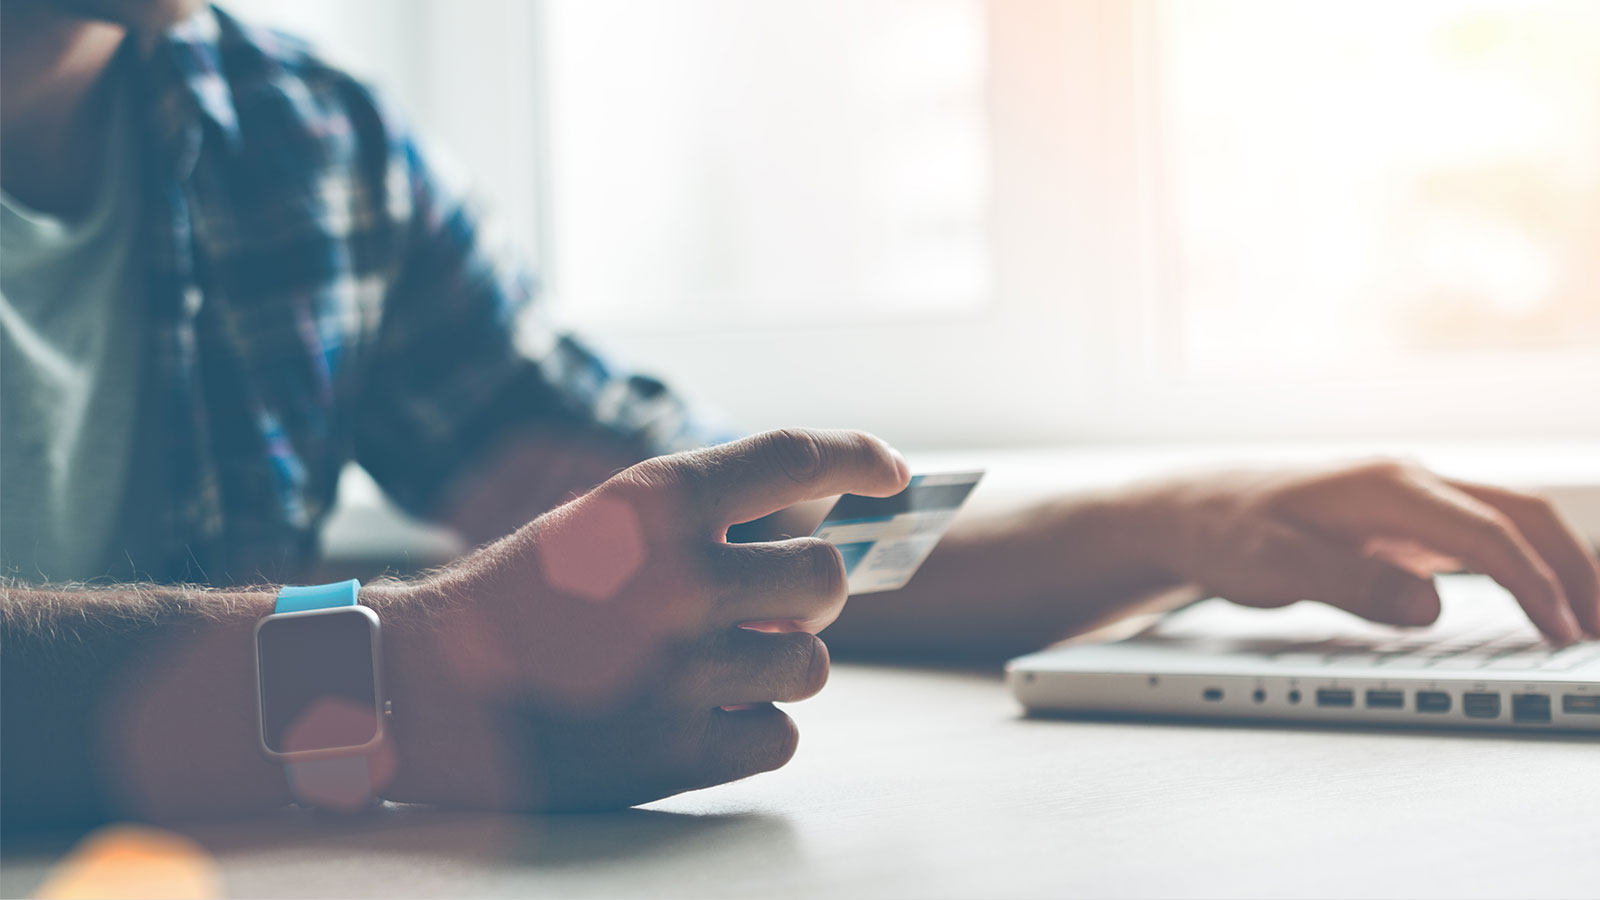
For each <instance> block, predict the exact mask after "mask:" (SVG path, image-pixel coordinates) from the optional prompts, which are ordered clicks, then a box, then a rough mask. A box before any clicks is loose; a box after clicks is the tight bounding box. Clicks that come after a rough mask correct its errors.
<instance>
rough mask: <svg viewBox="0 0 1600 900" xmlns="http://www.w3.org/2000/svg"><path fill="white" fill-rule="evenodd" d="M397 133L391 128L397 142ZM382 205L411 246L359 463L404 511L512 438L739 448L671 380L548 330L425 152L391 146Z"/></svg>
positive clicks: (403, 259) (377, 360) (363, 412)
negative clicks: (673, 387) (574, 438)
mask: <svg viewBox="0 0 1600 900" xmlns="http://www.w3.org/2000/svg"><path fill="white" fill-rule="evenodd" d="M394 133H395V131H394V130H391V134H394ZM388 146H389V153H390V158H389V161H388V165H387V174H386V176H385V178H384V181H385V185H383V186H378V187H377V189H378V190H380V191H385V192H387V193H388V194H389V196H388V198H387V204H388V206H389V207H390V208H391V209H395V210H399V211H400V213H401V214H400V215H399V216H398V217H397V219H398V221H399V224H398V226H397V228H396V229H394V231H393V233H394V234H395V235H396V239H397V240H399V241H402V242H403V246H402V247H400V248H399V253H398V257H397V258H398V262H397V265H396V266H395V274H394V277H393V279H392V281H391V283H390V284H389V285H388V287H387V289H386V291H385V294H384V298H383V304H382V311H381V318H380V319H379V321H378V323H377V328H376V332H375V334H374V335H373V337H372V339H371V341H370V346H369V347H368V348H367V349H366V360H365V364H364V365H363V366H362V383H361V386H360V390H359V392H358V396H357V400H356V404H355V405H356V410H355V415H354V435H353V439H354V452H355V458H356V460H357V461H358V462H360V463H361V465H362V466H364V467H365V468H366V469H367V470H368V471H369V472H370V473H371V474H372V475H373V477H374V478H375V479H376V480H377V481H378V483H379V484H380V485H381V486H382V487H383V488H384V490H385V491H386V492H387V493H388V494H389V495H390V496H391V497H393V498H394V499H395V500H396V501H397V502H398V503H400V504H401V505H402V506H404V507H405V508H406V509H408V510H410V511H412V512H415V513H418V514H424V515H425V514H429V513H433V512H436V511H437V509H436V508H437V506H438V504H439V502H440V500H441V496H442V495H443V494H444V492H445V491H446V490H447V489H448V487H449V486H450V485H451V484H452V483H453V482H454V481H455V480H456V479H458V478H460V477H462V476H463V475H464V474H466V473H467V471H468V470H469V469H470V467H471V466H472V465H473V463H474V462H475V461H477V460H478V459H480V458H481V457H482V455H483V453H485V452H486V451H487V449H488V448H490V447H492V446H494V445H496V443H497V442H498V441H500V440H501V439H503V438H504V437H505V436H507V435H509V434H514V433H519V432H520V433H536V434H540V435H552V434H555V435H564V434H570V435H573V436H583V437H589V438H593V437H596V436H600V437H604V438H608V439H612V440H615V441H618V442H623V443H625V444H627V445H628V446H629V448H630V450H631V451H632V452H634V453H636V454H637V455H639V456H640V457H641V458H642V457H645V456H653V455H658V454H661V453H669V452H674V451H677V450H683V449H689V448H692V447H696V446H704V445H706V444H710V443H715V442H717V441H719V440H724V439H726V438H727V437H729V436H731V435H730V434H729V433H728V432H727V431H726V429H724V428H720V427H717V426H715V425H713V424H710V422H709V420H707V419H705V418H704V417H703V416H698V415H696V414H695V413H694V412H692V411H691V409H690V406H689V405H688V404H687V403H686V402H685V401H684V400H683V399H682V398H681V397H680V396H679V395H678V394H676V393H674V392H673V391H672V390H671V389H669V388H668V386H667V385H665V384H664V383H663V382H661V381H660V380H658V379H656V378H652V377H650V376H647V375H643V374H639V373H636V372H632V371H629V370H627V369H626V368H623V367H621V366H619V365H617V364H616V363H615V362H613V361H612V360H609V359H606V358H605V357H603V356H602V355H601V354H600V353H599V352H597V351H596V350H595V349H594V348H593V347H591V346H590V345H589V344H588V343H587V342H585V341H584V340H583V339H581V338H580V337H578V336H577V335H574V334H572V333H570V332H566V331H562V330H559V329H557V328H555V327H553V326H552V325H551V323H550V322H549V320H548V317H547V316H546V314H545V312H544V310H543V309H542V305H541V304H540V303H538V302H537V296H538V284H537V282H536V281H535V280H534V279H533V278H532V277H530V276H529V275H528V274H527V273H526V271H525V270H524V269H522V268H521V267H519V266H517V265H516V264H515V262H514V261H512V260H511V259H510V254H508V253H506V252H503V251H500V250H498V249H497V247H494V246H490V242H488V241H486V240H485V239H484V236H483V235H484V232H483V229H482V228H481V227H480V223H479V221H478V220H477V219H476V218H475V216H474V215H473V212H472V210H471V208H470V207H469V205H468V204H466V203H465V202H463V200H462V199H461V198H460V197H459V196H458V195H457V192H452V191H451V190H450V189H449V187H448V186H447V185H446V184H445V183H444V181H443V179H441V178H440V177H438V175H437V174H436V172H435V171H434V169H433V168H432V167H431V166H430V165H429V163H428V161H427V160H426V159H425V157H424V152H423V150H422V149H421V148H420V147H419V145H418V143H417V142H416V141H415V140H413V139H412V138H410V137H409V136H406V135H405V134H404V133H403V132H399V133H398V136H397V137H393V138H391V139H390V140H389V141H388Z"/></svg>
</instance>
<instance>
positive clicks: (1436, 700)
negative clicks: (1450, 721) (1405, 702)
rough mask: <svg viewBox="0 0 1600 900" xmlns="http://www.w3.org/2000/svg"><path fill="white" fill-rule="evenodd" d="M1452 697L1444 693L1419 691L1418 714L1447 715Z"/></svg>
mask: <svg viewBox="0 0 1600 900" xmlns="http://www.w3.org/2000/svg"><path fill="white" fill-rule="evenodd" d="M1449 711H1450V695H1449V694H1446V693H1445V692H1444V691H1417V712H1431V713H1447V712H1449Z"/></svg>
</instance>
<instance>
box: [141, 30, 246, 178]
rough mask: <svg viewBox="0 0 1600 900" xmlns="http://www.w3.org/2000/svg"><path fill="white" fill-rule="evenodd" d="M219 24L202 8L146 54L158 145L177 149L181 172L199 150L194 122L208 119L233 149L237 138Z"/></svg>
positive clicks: (164, 35) (237, 124)
mask: <svg viewBox="0 0 1600 900" xmlns="http://www.w3.org/2000/svg"><path fill="white" fill-rule="evenodd" d="M222 29H223V25H222V23H221V22H220V21H219V18H218V13H217V11H216V10H215V9H213V8H211V7H204V8H202V9H201V10H200V11H199V12H196V13H195V14H194V15H193V16H190V17H189V18H188V19H185V20H184V21H182V22H180V23H178V24H177V25H174V26H172V27H171V28H169V29H168V30H167V31H166V32H165V33H163V34H162V35H161V37H159V38H157V39H156V41H155V44H154V46H153V47H152V48H151V50H150V54H149V57H148V62H149V65H150V86H151V88H152V91H151V96H150V97H149V99H150V101H151V102H152V104H153V107H154V108H153V109H152V110H151V114H152V116H153V117H154V121H153V124H154V126H155V127H156V130H157V134H158V136H159V137H160V138H161V140H162V143H164V144H166V145H167V146H169V147H171V148H172V149H173V150H174V151H176V156H175V157H174V159H175V160H178V161H181V163H182V165H180V168H181V169H185V170H186V169H188V168H189V167H192V165H193V162H194V155H195V154H196V153H197V152H198V150H199V147H198V138H199V133H198V132H199V130H200V129H198V128H195V127H194V126H195V125H197V124H199V122H198V121H197V118H198V119H207V120H210V122H211V123H212V124H213V125H214V126H215V127H216V130H217V132H218V133H219V134H220V135H221V136H222V139H223V140H224V141H225V142H226V143H227V144H229V145H230V146H232V145H233V144H235V143H236V142H237V141H238V140H239V116H238V112H237V111H236V110H235V109H234V105H233V91H232V89H230V88H229V86H228V80H227V78H225V77H224V76H223V73H222V48H221V46H220V42H221V40H222V39H223V34H222Z"/></svg>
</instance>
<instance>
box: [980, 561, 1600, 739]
mask: <svg viewBox="0 0 1600 900" xmlns="http://www.w3.org/2000/svg"><path fill="white" fill-rule="evenodd" d="M1437 582H1438V587H1439V593H1440V597H1441V599H1442V600H1443V603H1444V609H1443V613H1442V615H1441V616H1440V618H1439V621H1438V622H1437V623H1435V624H1434V625H1432V626H1430V627H1428V628H1426V629H1405V628H1394V627H1388V626H1383V625H1375V624H1372V623H1370V622H1366V621H1364V620H1362V619H1359V618H1357V617H1355V616H1353V615H1351V614H1349V613H1346V612H1343V611H1342V610H1338V609H1335V608H1333V607H1330V606H1326V605H1324V604H1317V603H1311V602H1305V601H1303V602H1300V603H1296V604H1293V605H1291V606H1286V607H1283V608H1281V609H1267V610H1263V609H1250V608H1246V607H1242V606H1238V605H1236V604H1232V603H1228V602H1227V601H1225V600H1219V599H1211V600H1204V601H1201V602H1199V603H1196V604H1192V605H1190V606H1188V607H1185V608H1183V609H1180V610H1178V611H1176V612H1173V613H1169V614H1167V615H1166V616H1163V617H1162V618H1161V619H1160V620H1158V621H1157V622H1156V623H1155V624H1153V625H1151V626H1149V627H1147V628H1145V629H1144V630H1142V631H1140V632H1138V633H1137V634H1135V635H1133V636H1132V637H1129V638H1126V639H1124V640H1120V641H1114V642H1110V643H1100V644H1077V645H1072V644H1069V645H1062V646H1057V647H1052V648H1049V649H1046V650H1043V651H1040V652H1038V653H1032V654H1029V655H1027V656H1022V657H1018V658H1017V659H1014V660H1012V661H1011V662H1010V663H1008V664H1007V665H1006V680H1007V683H1008V684H1009V686H1010V688H1011V691H1012V693H1014V694H1015V695H1016V697H1017V699H1018V700H1019V701H1021V703H1022V705H1023V706H1024V707H1026V708H1027V709H1028V710H1029V711H1030V712H1032V713H1040V714H1052V713H1054V714H1062V713H1079V714H1081V713H1090V714H1107V713H1116V714H1125V715H1150V716H1168V717H1171V716H1183V717H1195V716H1200V717H1217V718H1227V719H1278V720H1300V721H1312V722H1362V723H1382V724H1391V725H1405V726H1440V727H1451V728H1514V729H1529V730H1535V729H1536V730H1563V731H1597V732H1600V641H1589V642H1583V643H1578V644H1574V645H1572V646H1570V647H1566V648H1563V649H1557V648H1555V647H1552V646H1550V645H1549V644H1547V643H1545V642H1544V641H1542V640H1541V639H1540V637H1539V634H1538V632H1537V631H1535V629H1534V627H1533V625H1532V624H1531V623H1529V622H1528V619H1527V616H1526V615H1525V614H1524V613H1523V612H1522V610H1521V608H1520V607H1518V606H1517V603H1516V601H1515V600H1514V599H1513V598H1512V597H1511V595H1510V594H1509V593H1507V592H1506V590H1505V589H1504V588H1501V587H1500V586H1499V585H1497V584H1496V583H1494V582H1493V581H1491V580H1489V579H1488V578H1485V577H1482V576H1477V575H1444V576H1440V577H1439V578H1438V579H1437Z"/></svg>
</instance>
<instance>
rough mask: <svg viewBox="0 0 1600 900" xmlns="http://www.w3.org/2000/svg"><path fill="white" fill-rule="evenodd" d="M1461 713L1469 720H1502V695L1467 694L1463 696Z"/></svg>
mask: <svg viewBox="0 0 1600 900" xmlns="http://www.w3.org/2000/svg"><path fill="white" fill-rule="evenodd" d="M1461 711H1462V712H1464V713H1466V714H1467V718H1469V719H1498V718H1500V695H1499V694H1480V693H1467V694H1462V695H1461Z"/></svg>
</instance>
